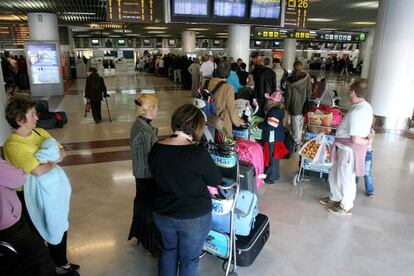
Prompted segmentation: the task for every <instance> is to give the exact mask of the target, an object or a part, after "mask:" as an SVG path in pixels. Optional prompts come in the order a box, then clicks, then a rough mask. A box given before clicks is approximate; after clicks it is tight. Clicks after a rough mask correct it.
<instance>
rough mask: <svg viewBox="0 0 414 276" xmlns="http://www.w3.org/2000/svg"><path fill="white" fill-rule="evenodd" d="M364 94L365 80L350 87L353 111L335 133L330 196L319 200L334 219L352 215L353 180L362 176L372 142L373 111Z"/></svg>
mask: <svg viewBox="0 0 414 276" xmlns="http://www.w3.org/2000/svg"><path fill="white" fill-rule="evenodd" d="M367 92H368V82H367V81H366V80H358V81H355V82H353V83H352V84H351V85H350V88H349V91H348V98H349V100H350V101H351V103H352V107H351V109H350V110H349V111H348V113H347V114H346V116H345V117H344V119H343V121H342V122H341V124H340V125H339V127H338V129H337V131H336V139H335V145H334V147H336V158H335V161H334V164H333V166H332V168H331V170H330V172H329V186H330V191H331V195H330V196H329V197H326V198H321V199H320V200H319V202H320V203H321V204H322V205H324V206H326V207H328V210H329V211H330V212H331V213H334V214H337V215H351V214H352V212H351V209H352V208H353V206H354V200H355V196H356V183H355V177H356V176H363V175H364V174H365V155H366V152H367V147H368V145H369V144H371V143H372V140H373V138H374V137H373V134H371V133H370V130H371V126H372V120H373V112H372V107H371V105H370V104H369V103H368V102H367V101H365V97H366V95H367Z"/></svg>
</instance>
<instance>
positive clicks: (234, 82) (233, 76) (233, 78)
mask: <svg viewBox="0 0 414 276" xmlns="http://www.w3.org/2000/svg"><path fill="white" fill-rule="evenodd" d="M226 81H227V83H228V84H231V86H233V89H234V93H237V92H239V89H240V81H239V76H237V73H236V71H230V75H229V77H228V78H227V80H226Z"/></svg>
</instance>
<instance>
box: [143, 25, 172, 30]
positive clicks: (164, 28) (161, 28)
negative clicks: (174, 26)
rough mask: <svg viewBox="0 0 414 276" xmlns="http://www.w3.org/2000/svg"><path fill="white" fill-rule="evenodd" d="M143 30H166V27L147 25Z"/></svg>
mask: <svg viewBox="0 0 414 276" xmlns="http://www.w3.org/2000/svg"><path fill="white" fill-rule="evenodd" d="M144 29H145V30H167V29H168V27H157V26H149V27H144Z"/></svg>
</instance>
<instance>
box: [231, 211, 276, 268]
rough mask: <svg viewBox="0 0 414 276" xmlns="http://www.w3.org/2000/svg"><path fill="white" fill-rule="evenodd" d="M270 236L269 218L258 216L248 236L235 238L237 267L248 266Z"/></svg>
mask: <svg viewBox="0 0 414 276" xmlns="http://www.w3.org/2000/svg"><path fill="white" fill-rule="evenodd" d="M269 236H270V227H269V218H268V217H267V216H265V215H263V214H258V215H257V217H256V221H255V223H254V227H253V229H252V230H251V232H250V235H248V236H237V240H236V254H237V257H236V263H237V265H238V266H250V265H251V264H252V263H253V262H254V260H255V259H256V257H257V256H258V255H259V253H260V251H261V250H262V248H263V246H264V245H265V244H266V242H267V240H268V239H269Z"/></svg>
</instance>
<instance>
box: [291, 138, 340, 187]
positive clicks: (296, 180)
mask: <svg viewBox="0 0 414 276" xmlns="http://www.w3.org/2000/svg"><path fill="white" fill-rule="evenodd" d="M317 135H318V134H317V133H313V132H305V134H304V140H305V141H307V140H310V139H313V138H315V137H316V136H317ZM325 138H326V141H327V143H328V145H329V147H330V149H331V150H332V147H333V143H334V142H335V136H334V135H329V134H325ZM331 167H332V162H330V160H329V161H328V160H325V162H323V163H318V162H311V161H309V160H307V159H306V158H304V157H303V156H300V158H299V171H298V173H297V174H295V176H294V177H293V185H294V186H297V185H298V184H300V183H301V182H303V181H309V180H310V179H309V178H305V177H304V176H305V171H312V172H317V173H319V178H323V176H324V174H328V173H329V170H330V169H331Z"/></svg>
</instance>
